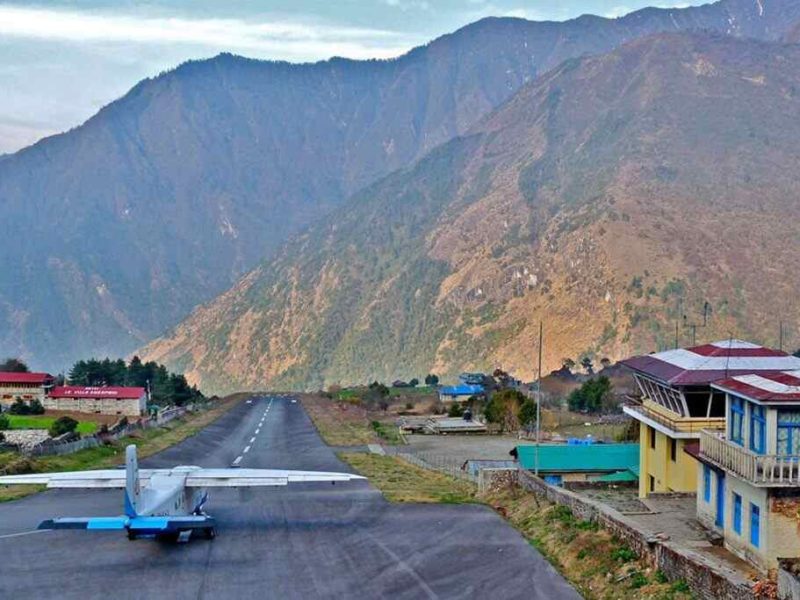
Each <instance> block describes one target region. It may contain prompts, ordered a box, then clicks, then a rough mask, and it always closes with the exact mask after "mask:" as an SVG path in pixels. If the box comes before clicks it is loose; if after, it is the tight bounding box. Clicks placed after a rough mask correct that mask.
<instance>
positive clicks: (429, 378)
mask: <svg viewBox="0 0 800 600" xmlns="http://www.w3.org/2000/svg"><path fill="white" fill-rule="evenodd" d="M425 385H439V377H438V376H437V375H434V374H433V373H429V374H428V375H426V376H425Z"/></svg>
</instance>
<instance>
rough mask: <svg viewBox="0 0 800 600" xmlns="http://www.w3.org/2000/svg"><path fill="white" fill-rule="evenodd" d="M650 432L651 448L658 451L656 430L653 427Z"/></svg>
mask: <svg viewBox="0 0 800 600" xmlns="http://www.w3.org/2000/svg"><path fill="white" fill-rule="evenodd" d="M649 431H650V448H652V449H653V450H655V449H656V430H655V429H653V428H652V427H650V428H649Z"/></svg>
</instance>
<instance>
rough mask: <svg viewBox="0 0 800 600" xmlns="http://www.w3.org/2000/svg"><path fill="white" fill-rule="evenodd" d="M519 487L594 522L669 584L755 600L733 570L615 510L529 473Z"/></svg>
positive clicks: (698, 593)
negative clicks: (655, 535) (646, 529)
mask: <svg viewBox="0 0 800 600" xmlns="http://www.w3.org/2000/svg"><path fill="white" fill-rule="evenodd" d="M518 479H519V484H520V486H522V487H523V488H525V489H527V490H529V491H531V492H534V493H536V494H539V495H541V496H544V497H545V498H547V499H548V500H549V501H550V502H554V503H556V504H561V505H564V506H567V507H569V509H570V510H571V511H572V513H573V514H574V515H575V516H576V517H578V518H580V519H583V520H585V521H594V522H596V523H599V524H600V526H601V527H603V528H604V529H606V530H608V531H610V532H611V533H612V534H614V535H615V536H617V537H618V538H619V539H620V540H622V541H623V542H624V543H625V544H627V545H628V546H629V547H630V548H631V550H633V551H634V552H636V553H637V554H638V555H639V556H640V557H641V558H642V559H644V560H645V561H646V562H648V563H649V564H650V566H651V567H653V568H654V569H660V570H661V571H662V572H663V573H664V574H665V575H666V576H667V578H668V579H669V580H670V581H676V580H679V579H683V580H684V581H686V583H688V584H689V586H690V587H691V589H692V592H693V594H694V595H695V597H697V598H702V599H703V600H747V599H748V598H752V599H755V598H756V596H755V594H754V593H753V590H752V587H751V585H750V582H749V581H747V580H746V579H744V578H743V577H742V576H741V575H740V574H739V573H738V572H736V571H734V570H733V569H726V568H724V567H722V566H720V565H719V564H717V563H716V562H711V561H708V560H707V559H706V558H705V557H704V556H702V555H701V554H699V553H697V552H694V551H692V550H690V549H688V548H684V547H681V546H680V545H678V544H676V543H674V542H672V541H669V540H660V539H657V538H650V537H648V535H647V534H646V533H644V532H643V531H641V530H640V529H639V528H638V527H637V525H636V523H635V522H634V521H633V520H632V519H629V518H627V517H626V516H625V515H623V514H622V513H620V512H619V511H617V510H614V509H613V508H611V507H609V506H606V505H605V504H602V503H600V502H596V501H593V500H590V499H588V498H583V497H581V496H579V495H578V494H576V493H574V492H571V491H569V490H565V489H562V488H558V487H555V486H551V485H548V484H547V483H545V482H544V480H542V479H540V478H538V477H536V476H534V475H533V474H532V473H530V472H529V471H522V470H521V471H520V472H519V475H518Z"/></svg>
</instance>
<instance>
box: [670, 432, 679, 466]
mask: <svg viewBox="0 0 800 600" xmlns="http://www.w3.org/2000/svg"><path fill="white" fill-rule="evenodd" d="M669 457H670V459H671V460H672V462H675V461H676V460H678V440H676V439H673V438H669Z"/></svg>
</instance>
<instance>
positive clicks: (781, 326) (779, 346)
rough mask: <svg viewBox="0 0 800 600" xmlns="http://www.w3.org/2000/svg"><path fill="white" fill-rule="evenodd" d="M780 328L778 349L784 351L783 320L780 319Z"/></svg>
mask: <svg viewBox="0 0 800 600" xmlns="http://www.w3.org/2000/svg"><path fill="white" fill-rule="evenodd" d="M779 327H780V329H779V332H778V350H780V351H781V352H783V321H780V325H779Z"/></svg>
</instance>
